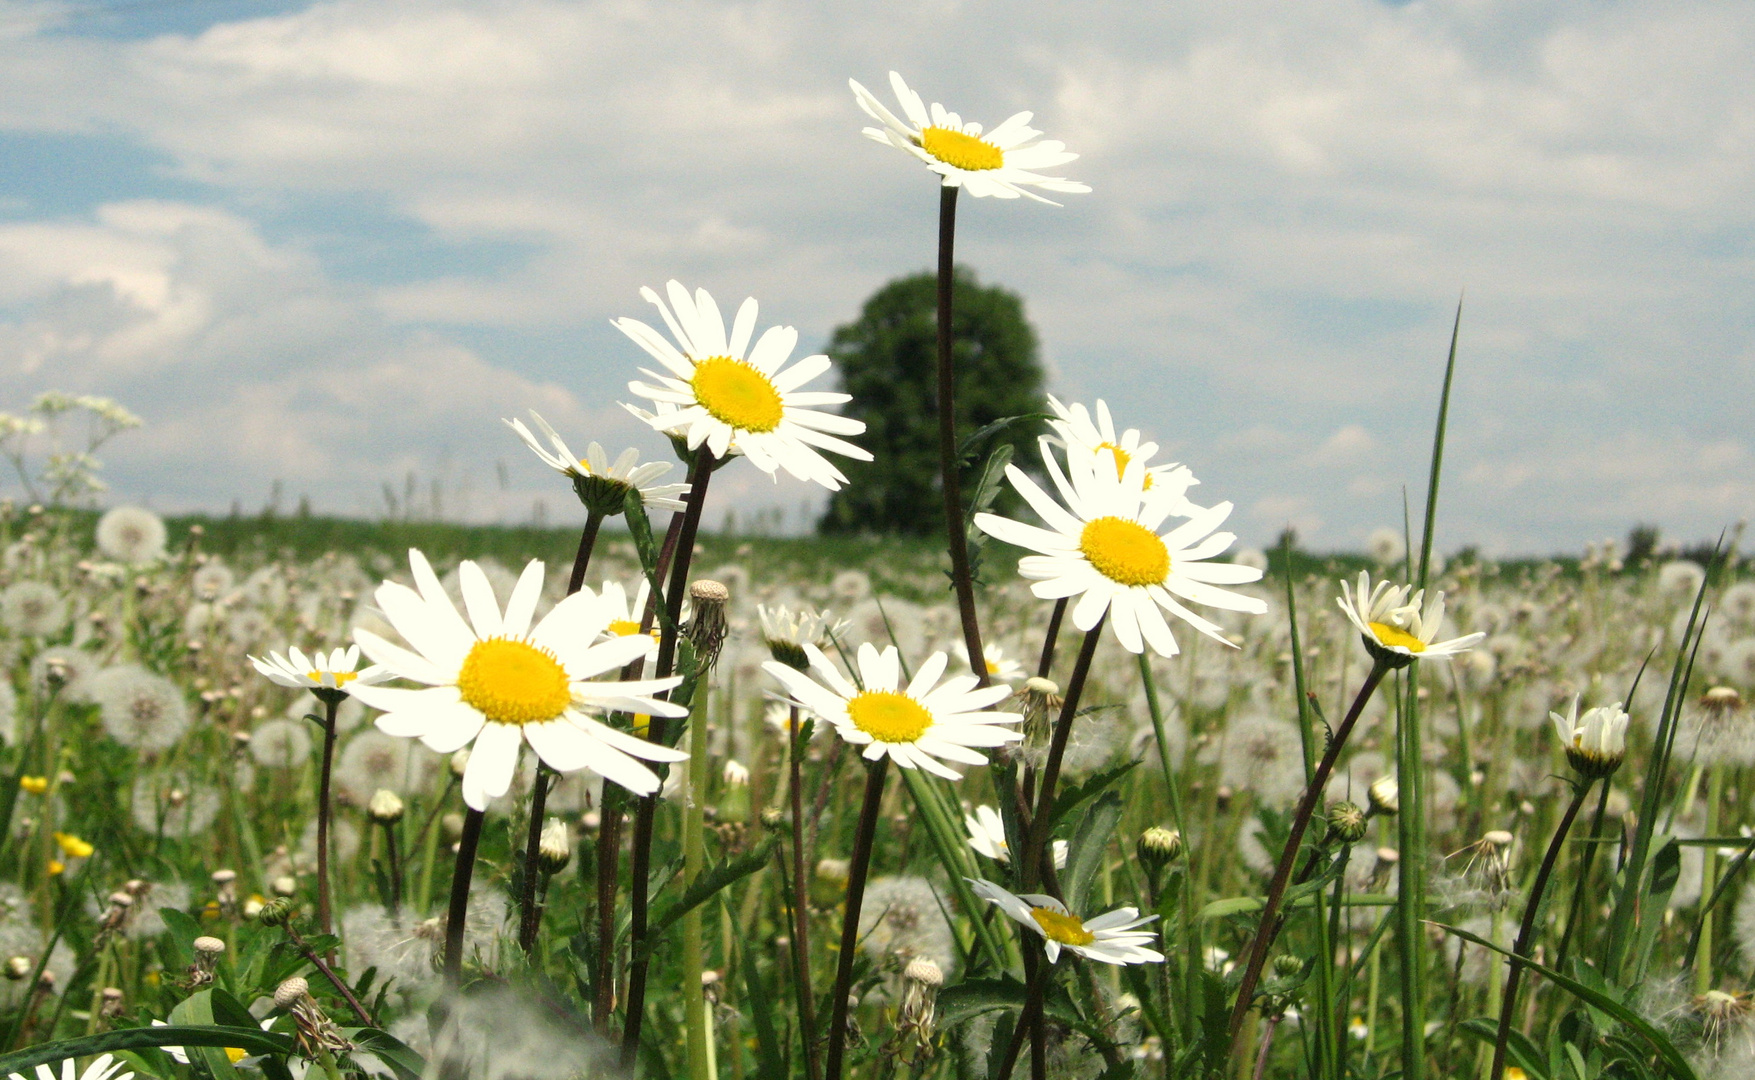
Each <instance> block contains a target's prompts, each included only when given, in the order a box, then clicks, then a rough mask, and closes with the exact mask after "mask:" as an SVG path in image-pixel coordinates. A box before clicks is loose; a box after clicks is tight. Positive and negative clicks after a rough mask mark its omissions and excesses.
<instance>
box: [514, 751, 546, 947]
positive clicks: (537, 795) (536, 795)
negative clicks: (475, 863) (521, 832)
mask: <svg viewBox="0 0 1755 1080" xmlns="http://www.w3.org/2000/svg"><path fill="white" fill-rule="evenodd" d="M553 774H554V770H553V769H551V768H549V767H548V766H547V765H546V764H544V763H542V762H540V761H539V762H537V764H536V781H535V783H533V784H532V785H531V789H530V828H529V830H528V835H527V836H526V837H525V843H524V880H523V881H521V882H519V886H520V888H519V890H518V945H519V947H520V948H522V949H523V950H524V952H525V953H526V954H528V953H530V951H531V950H533V949H535V948H536V931H537V927H538V924H539V923H540V921H541V915H540V909H539V908H538V907H537V906H536V881H537V878H538V877H540V876H541V873H542V816H543V813H544V811H545V810H546V809H547V807H548V789H549V784H550V780H549V777H550V776H552V775H553Z"/></svg>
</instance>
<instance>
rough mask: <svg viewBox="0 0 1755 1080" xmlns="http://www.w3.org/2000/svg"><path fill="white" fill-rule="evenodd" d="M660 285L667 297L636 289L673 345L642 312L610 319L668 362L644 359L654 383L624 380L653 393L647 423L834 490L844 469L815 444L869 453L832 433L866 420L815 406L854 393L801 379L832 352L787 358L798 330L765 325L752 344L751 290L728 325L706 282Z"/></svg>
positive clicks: (861, 457) (850, 430) (860, 456)
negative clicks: (814, 386) (690, 286)
mask: <svg viewBox="0 0 1755 1080" xmlns="http://www.w3.org/2000/svg"><path fill="white" fill-rule="evenodd" d="M665 288H666V290H667V291H668V292H669V294H670V305H669V306H666V305H665V303H664V300H663V299H662V298H661V297H659V295H658V294H657V293H656V292H654V291H653V290H651V289H641V290H640V295H641V296H642V297H644V298H645V299H646V300H647V301H648V302H650V303H651V304H652V305H653V306H654V307H656V308H657V309H658V313H659V314H660V315H662V316H663V317H664V322H665V325H666V326H668V327H669V328H670V332H671V335H672V336H673V337H675V338H676V342H677V344H676V345H672V344H671V343H670V342H669V341H667V340H666V339H665V337H664V335H663V334H660V333H659V332H658V331H656V330H654V329H652V328H651V327H650V326H647V325H646V324H645V323H643V322H640V321H639V320H638V319H616V320H613V321H614V323H615V326H616V327H617V328H618V329H619V330H621V332H622V333H624V334H626V335H628V336H629V337H631V338H633V339H634V341H635V342H636V343H637V344H638V345H639V346H640V347H641V348H642V349H645V350H646V352H647V353H648V354H649V355H651V357H652V358H653V359H654V360H657V361H658V362H659V363H660V364H662V365H663V366H664V369H665V370H664V371H663V372H656V371H652V370H650V369H648V368H642V369H641V370H642V371H644V372H645V373H646V374H647V375H648V376H650V377H651V378H652V379H653V380H655V381H656V385H650V384H647V383H641V382H633V383H629V384H628V389H630V390H632V391H633V392H634V393H636V394H638V395H640V396H641V397H643V398H648V399H650V400H652V401H654V402H657V403H658V405H659V408H660V412H659V413H658V414H656V415H654V416H653V418H652V420H651V421H650V423H651V424H652V426H653V427H655V428H657V429H658V430H659V431H663V432H667V433H669V432H674V433H676V434H678V435H682V436H684V438H685V442H686V445H687V446H688V448H689V449H690V450H695V449H697V448H698V447H700V445H701V444H702V443H706V445H707V448H708V449H709V450H711V451H712V452H713V455H714V456H715V457H724V456H725V455H726V454H728V453H730V452H731V451H733V450H741V451H742V452H743V454H744V456H745V457H747V458H749V459H750V461H751V462H753V463H754V464H755V466H756V467H757V468H759V469H761V470H762V471H763V472H765V473H767V474H768V475H770V476H774V475H776V471H777V470H779V469H785V470H786V471H787V472H789V473H791V474H792V475H793V476H795V477H797V478H798V479H800V480H808V481H814V482H815V483H818V484H821V485H823V486H824V487H826V488H828V489H829V490H830V491H836V490H839V488H840V487H841V485H842V484H844V483H846V482H847V478H846V477H845V476H843V475H841V471H840V470H839V469H837V468H835V467H834V466H833V465H831V464H830V463H829V459H828V458H825V457H824V456H823V455H822V454H820V453H818V452H817V451H818V450H819V449H822V450H833V451H835V452H836V453H838V454H843V455H845V456H847V457H850V458H853V459H854V460H856V461H870V460H871V455H870V454H869V453H867V452H866V451H864V450H861V449H860V448H859V447H857V446H855V445H853V444H852V443H850V442H848V441H846V440H845V439H841V438H838V437H837V436H841V435H858V434H859V433H861V432H863V431H864V430H865V423H864V422H863V421H860V420H854V419H852V418H850V417H845V416H837V415H836V414H834V413H827V412H822V411H820V410H818V409H815V408H812V407H811V406H817V405H839V404H841V403H842V402H845V401H849V400H851V399H850V397H849V396H848V395H846V394H840V393H833V392H830V391H826V390H811V391H805V390H800V389H799V387H801V386H803V385H804V384H805V383H807V382H809V381H810V380H811V379H814V378H816V377H817V376H818V375H821V374H823V373H824V372H826V371H828V370H829V358H828V357H827V356H823V355H821V354H820V353H819V354H817V355H815V356H807V357H805V358H804V359H802V360H800V361H799V362H798V363H796V364H793V365H792V366H791V367H789V368H788V367H786V366H785V365H786V362H787V359H788V358H789V357H790V356H791V355H792V350H793V348H794V347H795V346H796V345H797V344H798V331H797V330H795V329H793V328H792V327H790V326H770V327H769V328H768V329H767V330H765V331H763V332H762V336H761V337H760V338H759V339H758V340H757V341H756V343H755V344H754V345H753V346H752V345H751V344H750V338H751V336H752V335H753V334H754V333H755V329H756V301H755V299H754V298H753V297H752V298H750V299H748V300H745V301H744V302H743V306H741V307H739V308H738V310H737V317H736V319H734V320H733V322H732V326H731V333H730V334H729V335H727V334H726V332H725V320H724V318H723V317H722V316H721V315H720V314H719V306H718V305H717V304H715V303H714V302H713V298H712V297H711V296H709V295H708V294H707V290H705V289H696V290H695V295H694V296H693V297H690V296H689V293H688V290H687V289H684V288H683V287H682V285H681V284H680V283H679V282H676V281H671V282H670V283H668V284H667V285H666V286H665ZM672 309H674V314H673V313H672ZM679 345H680V346H681V348H680V349H679V348H678V347H677V346H679ZM665 405H671V406H674V407H675V409H676V411H675V412H671V413H666V412H664V411H663V406H665Z"/></svg>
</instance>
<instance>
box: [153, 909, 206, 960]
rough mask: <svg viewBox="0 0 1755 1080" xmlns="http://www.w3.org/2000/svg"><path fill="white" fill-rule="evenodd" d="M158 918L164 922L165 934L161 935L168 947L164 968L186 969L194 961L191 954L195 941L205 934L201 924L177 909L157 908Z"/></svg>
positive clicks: (193, 955) (193, 956)
mask: <svg viewBox="0 0 1755 1080" xmlns="http://www.w3.org/2000/svg"><path fill="white" fill-rule="evenodd" d="M158 914H159V918H161V919H163V920H164V921H165V933H164V934H163V935H161V936H162V937H163V939H164V943H165V944H167V945H168V946H169V949H168V953H167V955H166V956H165V966H166V967H171V968H186V967H188V966H189V965H190V964H191V963H193V962H194V961H195V954H194V953H193V952H191V951H190V950H191V947H192V946H193V945H194V942H195V939H196V938H198V937H200V936H202V935H203V934H205V933H207V931H205V930H203V929H201V924H200V923H198V922H196V921H195V920H194V919H193V918H191V917H190V916H189V913H188V912H186V911H183V910H181V909H179V908H168V907H167V908H159V909H158Z"/></svg>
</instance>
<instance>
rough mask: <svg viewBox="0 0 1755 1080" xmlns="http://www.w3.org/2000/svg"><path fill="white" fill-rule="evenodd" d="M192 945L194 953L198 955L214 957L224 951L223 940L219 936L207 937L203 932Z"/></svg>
mask: <svg viewBox="0 0 1755 1080" xmlns="http://www.w3.org/2000/svg"><path fill="white" fill-rule="evenodd" d="M194 947H195V955H196V956H198V957H199V956H206V957H215V956H218V955H220V954H221V953H223V952H225V942H223V941H221V940H220V939H219V938H216V937H209V936H207V935H205V934H204V935H202V936H201V937H198V938H196V939H195V942H194Z"/></svg>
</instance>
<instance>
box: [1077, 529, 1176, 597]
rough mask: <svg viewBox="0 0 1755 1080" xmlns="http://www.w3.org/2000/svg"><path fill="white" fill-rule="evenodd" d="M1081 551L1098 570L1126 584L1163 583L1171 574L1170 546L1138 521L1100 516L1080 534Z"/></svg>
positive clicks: (1112, 579) (1111, 578) (1110, 578)
mask: <svg viewBox="0 0 1755 1080" xmlns="http://www.w3.org/2000/svg"><path fill="white" fill-rule="evenodd" d="M1079 550H1080V551H1082V552H1084V553H1085V558H1087V559H1089V560H1091V565H1092V566H1095V567H1096V568H1097V571H1098V573H1101V574H1102V575H1103V576H1104V577H1106V578H1108V579H1109V580H1111V581H1115V582H1119V583H1120V584H1122V585H1160V584H1163V581H1164V579H1165V578H1167V577H1169V576H1170V549H1169V548H1167V547H1165V546H1164V541H1162V540H1160V539H1158V535H1157V534H1156V533H1154V532H1153V531H1152V530H1150V529H1148V528H1146V527H1145V526H1144V525H1141V524H1139V523H1138V522H1134V521H1128V520H1126V519H1124V518H1118V517H1100V518H1096V519H1095V520H1093V521H1091V522H1089V523H1088V524H1086V525H1085V528H1084V531H1083V532H1081V533H1079Z"/></svg>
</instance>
